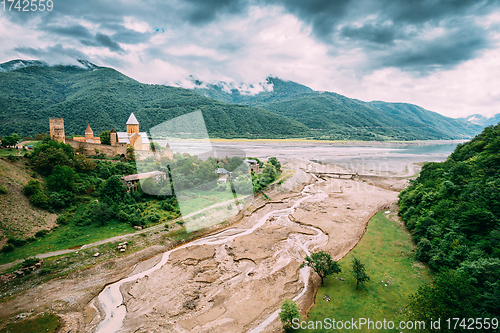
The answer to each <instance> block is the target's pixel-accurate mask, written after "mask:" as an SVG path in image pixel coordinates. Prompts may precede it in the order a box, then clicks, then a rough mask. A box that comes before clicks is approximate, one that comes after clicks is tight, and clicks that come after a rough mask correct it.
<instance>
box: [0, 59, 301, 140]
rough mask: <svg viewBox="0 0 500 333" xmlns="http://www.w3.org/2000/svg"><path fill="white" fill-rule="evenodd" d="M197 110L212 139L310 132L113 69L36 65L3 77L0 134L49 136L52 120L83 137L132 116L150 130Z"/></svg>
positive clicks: (295, 124) (120, 126) (278, 118)
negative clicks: (43, 133)
mask: <svg viewBox="0 0 500 333" xmlns="http://www.w3.org/2000/svg"><path fill="white" fill-rule="evenodd" d="M4 65H5V64H4ZM4 67H5V68H7V69H11V68H14V67H15V66H13V65H12V64H10V65H9V66H7V65H5V66H4ZM196 110H201V111H202V113H203V117H204V120H205V123H206V127H207V130H208V132H209V134H210V136H211V137H223V138H231V137H249V138H282V137H303V136H306V135H307V132H308V128H307V127H306V126H305V125H303V124H301V123H299V122H296V121H294V120H290V119H287V118H285V117H282V116H279V115H276V114H275V113H271V112H269V111H265V110H262V109H257V108H253V107H248V106H242V105H231V104H225V103H222V102H218V101H216V100H213V99H210V98H206V97H202V96H200V95H198V94H196V93H194V92H192V91H190V90H186V89H182V88H174V87H166V86H162V85H148V84H142V83H139V82H137V81H135V80H133V79H131V78H129V77H127V76H125V75H123V74H121V73H119V72H117V71H116V70H114V69H111V68H104V67H96V66H93V67H92V66H87V67H85V68H80V67H76V66H55V67H46V66H38V65H36V63H35V65H33V64H31V65H30V66H27V67H20V68H17V69H13V70H8V71H4V72H0V123H1V124H2V127H1V128H0V135H8V134H11V133H17V134H19V135H21V136H34V135H36V134H38V133H40V132H46V133H47V132H48V131H49V123H48V118H49V117H62V118H64V122H65V129H66V135H71V134H75V135H83V133H84V131H85V128H86V127H87V124H90V126H91V127H92V129H93V130H94V133H95V134H97V135H98V134H99V133H101V132H102V131H105V130H110V129H111V128H115V129H116V130H117V131H124V130H125V123H126V121H127V119H128V117H129V116H130V113H132V112H134V114H135V115H136V117H137V119H138V120H139V122H140V124H141V130H143V131H146V130H148V129H149V128H151V127H153V126H156V125H158V124H160V123H162V122H164V121H166V120H169V119H172V118H174V117H177V116H180V115H183V114H186V113H189V112H193V111H196Z"/></svg>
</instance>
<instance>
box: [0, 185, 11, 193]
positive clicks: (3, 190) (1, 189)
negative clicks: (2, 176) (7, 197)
mask: <svg viewBox="0 0 500 333" xmlns="http://www.w3.org/2000/svg"><path fill="white" fill-rule="evenodd" d="M8 192H9V191H7V188H6V187H5V186H3V185H0V194H7V193H8Z"/></svg>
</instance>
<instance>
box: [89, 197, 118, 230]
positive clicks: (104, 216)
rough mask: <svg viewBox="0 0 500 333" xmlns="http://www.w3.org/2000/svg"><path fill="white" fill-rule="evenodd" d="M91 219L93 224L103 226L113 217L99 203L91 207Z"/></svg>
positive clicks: (106, 208) (107, 208)
mask: <svg viewBox="0 0 500 333" xmlns="http://www.w3.org/2000/svg"><path fill="white" fill-rule="evenodd" d="M91 217H92V220H93V221H94V222H97V223H98V224H99V225H100V226H104V225H106V223H107V222H108V221H109V220H110V219H111V218H112V217H113V212H112V211H111V210H110V209H109V207H108V206H107V205H106V204H105V203H102V202H99V203H96V204H95V205H93V207H92V211H91Z"/></svg>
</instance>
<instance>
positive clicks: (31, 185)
mask: <svg viewBox="0 0 500 333" xmlns="http://www.w3.org/2000/svg"><path fill="white" fill-rule="evenodd" d="M23 190H24V194H25V195H27V196H31V195H33V194H35V193H38V192H41V191H42V184H41V183H40V182H39V181H38V180H35V179H32V180H30V181H29V182H28V184H27V185H25V186H24V189H23Z"/></svg>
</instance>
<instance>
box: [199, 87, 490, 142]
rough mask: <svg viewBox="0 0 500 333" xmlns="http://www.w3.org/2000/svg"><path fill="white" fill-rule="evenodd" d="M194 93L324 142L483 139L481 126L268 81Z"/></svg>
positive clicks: (414, 109) (401, 106)
mask: <svg viewBox="0 0 500 333" xmlns="http://www.w3.org/2000/svg"><path fill="white" fill-rule="evenodd" d="M195 83H198V87H197V88H195V89H194V91H196V92H198V93H199V94H201V95H204V96H207V97H212V98H215V99H217V100H219V101H224V102H227V103H238V104H245V105H250V106H255V107H259V108H263V109H266V110H269V111H271V112H274V113H276V114H279V115H282V116H285V117H288V118H290V119H294V120H297V121H299V122H301V123H303V124H305V125H307V126H308V127H309V128H311V129H312V130H313V133H314V136H315V137H317V138H325V139H358V140H387V139H393V140H428V139H463V138H470V137H472V136H474V135H475V134H477V133H479V132H480V130H481V129H482V127H481V126H478V125H475V124H471V123H469V122H465V121H463V120H456V119H452V118H448V117H444V116H442V115H440V114H438V113H435V112H431V111H428V110H425V109H423V108H421V107H418V106H416V105H411V104H404V103H386V102H369V103H367V102H363V101H359V100H355V99H351V98H348V97H345V96H342V95H339V94H335V93H331V92H319V91H314V90H312V89H310V88H308V87H306V86H303V85H300V84H298V83H295V82H291V81H283V80H280V79H278V78H272V77H270V78H268V79H267V82H266V84H265V85H263V88H264V91H263V92H260V93H258V94H254V95H250V94H241V93H240V91H239V89H237V88H236V87H231V86H228V85H227V84H224V83H220V84H212V85H203V83H202V82H199V81H197V82H195Z"/></svg>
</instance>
